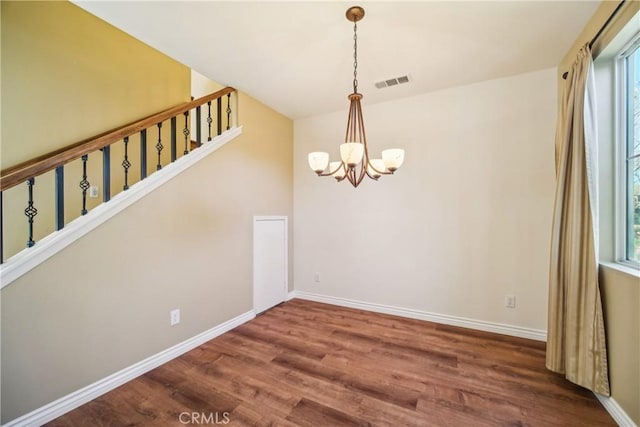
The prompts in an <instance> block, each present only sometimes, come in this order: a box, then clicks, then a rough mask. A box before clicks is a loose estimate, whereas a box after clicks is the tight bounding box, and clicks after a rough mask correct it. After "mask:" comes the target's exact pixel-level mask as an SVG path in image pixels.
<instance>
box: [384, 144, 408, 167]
mask: <svg viewBox="0 0 640 427" xmlns="http://www.w3.org/2000/svg"><path fill="white" fill-rule="evenodd" d="M382 160H383V162H384V165H385V166H386V168H387V169H389V171H390V172H395V171H396V170H398V168H399V167H400V166H402V163H403V162H404V150H403V149H401V148H389V149H388V150H383V151H382Z"/></svg>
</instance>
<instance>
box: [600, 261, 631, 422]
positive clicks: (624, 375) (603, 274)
mask: <svg viewBox="0 0 640 427" xmlns="http://www.w3.org/2000/svg"><path fill="white" fill-rule="evenodd" d="M600 287H601V289H602V293H603V304H604V312H605V319H606V330H607V351H608V357H609V380H610V382H611V396H612V397H613V398H614V399H615V400H616V402H617V403H618V404H619V405H620V406H621V407H622V409H624V411H625V412H626V413H627V415H629V417H630V418H631V419H632V420H633V421H634V422H635V423H636V425H640V328H638V325H640V280H638V278H637V277H633V276H632V275H630V274H626V273H624V272H621V271H618V270H616V269H613V268H610V267H608V266H601V267H600Z"/></svg>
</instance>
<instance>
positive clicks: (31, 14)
mask: <svg viewBox="0 0 640 427" xmlns="http://www.w3.org/2000/svg"><path fill="white" fill-rule="evenodd" d="M1 8H2V27H1V28H2V29H1V31H2V41H1V43H2V70H1V71H2V74H1V75H2V81H1V85H2V88H3V93H2V124H3V126H2V130H1V138H2V139H1V149H0V153H1V161H0V164H1V167H2V169H6V168H7V167H9V166H14V165H16V164H19V163H22V162H24V161H27V160H30V159H32V158H34V157H36V156H38V155H42V154H46V153H48V152H51V151H53V150H55V149H58V148H61V147H65V146H68V145H70V144H72V143H75V142H77V141H80V140H82V139H84V138H88V137H91V136H93V135H96V134H99V133H101V132H103V131H106V130H109V129H113V128H115V127H117V126H121V125H124V124H126V123H128V122H131V121H134V120H137V119H140V118H143V117H145V116H148V115H150V114H152V113H156V112H158V111H161V110H164V109H166V108H169V107H172V106H174V105H177V104H180V103H182V102H185V101H188V100H189V97H190V87H189V85H190V78H191V75H190V70H189V68H187V67H185V66H184V65H182V64H180V63H178V62H176V61H174V60H173V59H171V58H169V57H167V56H165V55H164V54H162V53H160V52H158V51H156V50H154V49H152V48H150V47H149V46H147V45H145V44H144V43H142V42H140V41H138V40H136V39H134V38H132V37H130V36H128V35H127V34H125V33H123V32H121V31H119V30H118V29H116V28H115V27H113V26H111V25H109V24H107V23H106V22H104V21H102V20H100V19H98V18H96V17H94V16H93V15H91V14H89V13H88V12H86V11H84V10H82V9H80V8H78V7H77V6H75V5H73V4H71V3H68V2H12V1H9V2H7V1H3V2H2V3H1ZM179 126H181V124H179ZM179 131H181V129H179ZM163 133H164V138H163V139H164V142H165V147H167V148H166V149H165V150H164V151H163V162H164V163H165V164H166V163H168V161H169V160H168V159H169V149H168V147H169V144H168V141H169V123H168V122H167V123H165V124H164V127H163ZM180 136H182V135H181V134H180ZM156 139H157V131H156V130H155V129H152V130H151V132H150V133H149V143H148V145H149V148H148V151H147V152H148V153H149V156H150V157H149V160H148V162H149V167H150V168H152V167H153V165H155V162H154V159H155V157H154V155H155V150H154V149H153V147H154V146H155V142H156ZM138 141H139V140H138V136H137V135H135V136H133V137H132V138H131V141H130V143H129V147H130V148H129V154H130V161H131V163H132V167H131V169H130V171H129V183H130V184H132V183H134V182H136V181H138V180H139V171H140V162H139V160H138V159H139V142H138ZM179 142H180V140H179ZM179 152H182V150H179ZM111 156H112V166H111V171H112V182H111V187H112V195H114V194H116V193H117V192H119V191H121V190H122V185H123V181H124V172H123V169H122V167H121V166H120V164H121V162H122V160H123V144H122V143H116V144H114V145H113V146H112V153H111ZM101 162H102V159H101V154H100V153H99V152H96V153H93V154H91V155H90V156H89V164H88V165H89V173H88V180H89V182H90V183H91V184H92V185H98V186H99V187H100V198H98V199H88V208H89V209H91V208H92V207H94V206H96V205H97V204H99V203H100V201H101V200H102V167H101ZM150 170H151V169H150ZM81 179H82V167H81V162H80V160H77V161H74V162H72V163H69V164H68V165H66V166H65V195H66V200H65V220H66V223H68V222H69V221H71V220H72V219H74V218H76V217H78V216H79V215H80V211H81V206H82V205H81V190H80V189H79V187H78V184H79V182H80V180H81ZM53 188H54V178H53V172H50V173H47V174H45V175H43V176H41V177H38V178H36V185H35V188H34V199H35V206H36V208H37V209H38V215H37V216H36V218H35V225H34V233H35V240H36V241H38V240H40V239H41V238H42V237H44V236H46V235H47V234H49V233H51V232H52V231H53V230H54V217H53V215H54V209H55V205H54V199H53V196H54V191H53ZM3 196H4V232H5V236H4V237H5V240H4V258H5V259H7V258H9V257H10V256H11V255H13V254H15V253H17V252H18V251H19V250H21V249H23V248H24V247H25V243H26V240H27V221H26V219H25V216H24V213H23V211H24V208H25V207H26V203H27V186H26V185H25V184H20V185H18V186H16V187H14V188H12V189H10V190H8V191H5V192H4V194H3Z"/></svg>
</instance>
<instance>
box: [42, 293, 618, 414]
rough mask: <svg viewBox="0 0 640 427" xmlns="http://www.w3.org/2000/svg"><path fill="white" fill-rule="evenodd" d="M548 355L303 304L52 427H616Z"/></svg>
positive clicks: (529, 345) (290, 305) (498, 339)
mask: <svg viewBox="0 0 640 427" xmlns="http://www.w3.org/2000/svg"><path fill="white" fill-rule="evenodd" d="M544 347H545V345H544V343H542V342H538V341H532V340H527V339H522V338H514V337H508V336H504V335H496V334H491V333H486V332H479V331H474V330H470V329H462V328H457V327H452V326H445V325H440V324H435V323H430V322H423V321H419V320H411V319H405V318H400V317H395V316H389V315H383V314H376V313H370V312H365V311H361V310H353V309H348V308H342V307H336V306H331V305H326V304H320V303H315V302H309V301H303V300H292V301H289V302H286V303H284V304H281V305H280V306H277V307H275V308H273V309H271V310H269V311H268V312H266V313H264V314H263V315H261V316H258V317H257V318H256V319H254V320H252V321H250V322H248V323H246V324H244V325H242V326H240V327H238V328H236V329H234V330H232V331H230V332H228V333H226V334H224V335H222V336H220V337H218V338H216V339H214V340H211V341H209V342H208V343H206V344H204V345H202V346H200V347H198V348H196V349H194V350H192V351H190V352H188V353H186V354H184V355H182V356H181V357H178V358H176V359H174V360H172V361H171V362H169V363H167V364H165V365H163V366H160V367H159V368H157V369H154V370H152V371H150V372H148V373H147V374H145V375H142V376H141V377H139V378H137V379H135V380H133V381H131V382H129V383H127V384H125V385H123V386H121V387H119V388H117V389H115V390H113V391H111V392H110V393H107V394H105V395H103V396H101V397H99V398H98V399H95V400H94V401H92V402H89V403H87V404H86V405H84V406H81V407H80V408H78V409H76V410H74V411H72V412H70V413H68V414H66V415H64V416H62V417H60V418H58V419H56V420H54V421H53V422H51V423H49V425H50V426H83V427H84V426H124V425H127V426H135V425H139V426H146V425H151V426H173V425H175V426H181V425H215V424H216V423H217V424H218V425H223V424H226V425H229V426H231V425H238V426H240V425H260V426H267V425H282V426H348V425H359V426H366V425H386V426H497V425H501V426H507V425H508V426H525V425H526V426H608V425H611V426H615V425H616V424H615V422H614V421H613V420H612V419H611V417H610V416H609V415H608V414H607V412H606V411H605V410H604V408H603V407H602V406H601V405H600V403H599V402H598V401H597V400H596V398H595V397H594V396H593V394H592V393H591V392H589V391H587V390H584V389H582V388H580V387H578V386H575V385H573V384H571V383H570V382H568V381H566V380H565V379H563V378H562V377H561V376H559V375H556V374H553V373H551V372H549V371H547V370H546V369H545V367H544ZM227 422H228V424H227Z"/></svg>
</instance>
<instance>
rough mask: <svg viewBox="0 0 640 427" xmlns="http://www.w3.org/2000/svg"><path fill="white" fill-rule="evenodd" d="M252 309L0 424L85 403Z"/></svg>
mask: <svg viewBox="0 0 640 427" xmlns="http://www.w3.org/2000/svg"><path fill="white" fill-rule="evenodd" d="M255 317H256V315H255V312H254V311H253V310H251V311H248V312H246V313H244V314H241V315H239V316H237V317H234V318H233V319H231V320H228V321H226V322H224V323H221V324H219V325H218V326H214V327H213V328H211V329H209V330H207V331H204V332H202V333H200V334H198V335H196V336H194V337H192V338H189V339H188V340H186V341H183V342H181V343H179V344H176V345H174V346H173V347H170V348H168V349H166V350H163V351H161V352H160V353H157V354H154V355H153V356H150V357H148V358H146V359H144V360H142V361H140V362H138V363H135V364H133V365H131V366H129V367H127V368H124V369H122V370H121V371H118V372H116V373H114V374H112V375H109V376H108V377H106V378H103V379H101V380H98V381H96V382H95V383H93V384H90V385H88V386H86V387H84V388H82V389H80V390H77V391H74V392H73V393H70V394H68V395H66V396H64V397H61V398H60V399H58V400H55V401H53V402H51V403H49V404H47V405H45V406H42V407H40V408H38V409H36V410H34V411H31V412H29V413H28V414H25V415H23V416H21V417H19V418H16V419H14V420H12V421H10V422H9V423H7V424H3V427H18V426H29V427H33V426H40V425H42V424H45V423H47V422H49V421H52V420H54V419H56V418H58V417H59V416H61V415H64V414H66V413H67V412H69V411H71V410H73V409H75V408H77V407H78V406H80V405H84V404H85V403H87V402H90V401H91V400H93V399H95V398H97V397H99V396H101V395H103V394H105V393H107V392H109V391H111V390H113V389H115V388H116V387H119V386H121V385H122V384H124V383H126V382H128V381H131V380H132V379H134V378H137V377H139V376H140V375H142V374H144V373H146V372H149V371H150V370H152V369H154V368H157V367H158V366H160V365H162V364H164V363H167V362H168V361H170V360H172V359H175V358H176V357H178V356H180V355H182V354H184V353H186V352H188V351H190V350H193V349H194V348H196V347H198V346H199V345H202V344H204V343H205V342H207V341H209V340H211V339H213V338H215V337H217V336H220V335H222V334H224V333H225V332H228V331H230V330H232V329H233V328H235V327H238V326H240V325H242V324H243V323H246V322H248V321H249V320H251V319H253V318H255Z"/></svg>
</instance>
